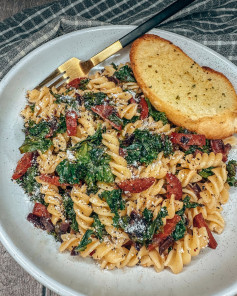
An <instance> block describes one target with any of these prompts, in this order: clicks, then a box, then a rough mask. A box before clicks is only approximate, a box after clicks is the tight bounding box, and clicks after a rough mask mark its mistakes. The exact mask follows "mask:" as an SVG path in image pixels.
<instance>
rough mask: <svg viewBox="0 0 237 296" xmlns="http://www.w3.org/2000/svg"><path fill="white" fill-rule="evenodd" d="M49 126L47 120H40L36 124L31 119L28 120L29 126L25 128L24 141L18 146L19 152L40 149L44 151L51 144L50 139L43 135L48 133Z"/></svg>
mask: <svg viewBox="0 0 237 296" xmlns="http://www.w3.org/2000/svg"><path fill="white" fill-rule="evenodd" d="M49 131H50V127H49V124H48V122H47V121H44V120H42V121H40V123H38V124H36V123H35V122H33V121H29V127H28V128H26V131H25V133H26V137H25V141H24V143H23V144H22V145H21V147H20V148H19V150H20V152H21V153H26V152H33V151H35V150H40V151H42V152H45V151H47V150H48V149H49V147H50V146H51V145H52V141H51V140H50V139H46V138H45V136H46V135H47V134H48V133H49Z"/></svg>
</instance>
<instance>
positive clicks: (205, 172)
mask: <svg viewBox="0 0 237 296" xmlns="http://www.w3.org/2000/svg"><path fill="white" fill-rule="evenodd" d="M212 169H214V167H209V168H206V169H202V170H201V171H199V173H198V174H199V175H200V176H201V177H203V178H205V179H207V178H208V177H209V176H212V175H214V173H213V172H212Z"/></svg>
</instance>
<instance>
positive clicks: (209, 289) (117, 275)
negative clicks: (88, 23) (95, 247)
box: [0, 26, 237, 296]
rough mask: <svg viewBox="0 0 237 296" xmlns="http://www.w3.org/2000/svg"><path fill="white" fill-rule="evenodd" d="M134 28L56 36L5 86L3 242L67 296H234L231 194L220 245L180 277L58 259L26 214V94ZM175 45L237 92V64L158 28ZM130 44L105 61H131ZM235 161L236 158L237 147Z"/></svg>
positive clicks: (236, 237) (0, 119) (0, 137)
mask: <svg viewBox="0 0 237 296" xmlns="http://www.w3.org/2000/svg"><path fill="white" fill-rule="evenodd" d="M131 29H133V27H132V26H106V27H97V28H91V29H85V30H81V31H77V32H73V33H71V34H68V35H64V36H62V37H59V38H56V39H54V40H52V41H50V42H48V43H46V44H44V45H42V46H41V47H39V48H37V49H36V50H34V51H33V52H31V53H30V54H28V55H27V56H26V57H25V58H23V59H22V60H21V61H20V62H19V63H18V64H17V65H16V66H15V67H13V68H12V69H11V71H10V72H9V73H8V74H7V75H6V76H5V78H4V79H3V80H2V82H1V84H0V149H1V154H0V188H1V192H0V239H1V241H2V243H3V244H4V246H5V247H6V248H7V250H8V252H9V253H10V254H11V255H12V256H13V258H14V259H15V260H16V261H17V262H18V263H19V264H20V265H21V266H22V267H23V268H24V269H26V270H27V271H28V272H29V273H30V274H31V275H33V276H34V277H35V278H36V279H37V280H38V281H40V282H41V283H43V284H44V285H46V286H47V287H49V288H50V289H52V290H54V291H55V292H57V293H59V294H61V295H64V296H68V295H97V296H99V295H103V296H106V295H110V296H116V295H136V296H140V295H147V296H148V295H162V296H168V295H182V296H190V295H192V296H200V295H202V296H204V295H234V294H235V293H237V258H236V255H237V251H236V250H237V232H236V225H237V214H236V213H237V199H236V193H237V191H234V190H233V189H231V191H230V201H229V203H228V204H227V205H225V206H224V217H225V220H226V228H225V231H224V233H223V234H222V235H215V237H216V239H217V241H218V248H217V249H216V250H211V249H209V248H206V249H205V250H204V251H203V252H202V253H201V254H200V255H199V256H197V257H195V258H193V260H192V262H191V264H190V265H188V266H186V267H185V268H184V270H183V272H182V273H180V274H179V275H174V274H172V273H171V272H170V271H169V270H165V271H163V272H161V273H159V274H158V273H156V272H155V271H154V270H153V269H152V268H142V267H135V268H125V269H123V270H114V271H102V270H100V268H99V266H97V265H96V264H95V263H94V262H93V261H92V260H91V259H82V258H77V257H70V255H69V254H59V253H58V247H59V244H58V243H56V242H55V241H54V240H53V237H51V236H48V235H47V234H46V233H45V232H43V231H41V230H38V229H35V228H34V227H33V226H32V224H30V223H29V222H27V220H26V216H27V214H28V213H29V212H30V211H31V210H32V207H33V205H32V203H31V202H29V201H28V199H27V197H26V196H25V195H24V193H23V191H22V190H21V188H19V186H17V185H16V184H14V183H13V182H11V175H12V172H13V170H14V168H15V166H16V163H17V160H18V159H19V158H20V153H19V151H18V147H19V146H20V145H21V143H22V142H23V137H24V135H23V133H22V131H21V129H22V127H23V121H22V119H21V118H20V117H19V112H20V110H21V109H22V108H23V106H24V104H25V94H26V90H28V89H32V88H33V87H34V86H35V85H37V84H38V83H39V82H40V81H41V80H43V78H45V77H46V76H47V75H48V74H49V73H50V72H51V71H52V70H54V69H55V68H56V67H57V66H58V65H60V64H61V63H62V62H64V61H65V60H67V59H68V58H70V57H72V56H75V57H79V58H80V59H87V58H89V57H90V56H92V55H93V54H94V53H96V52H98V51H100V50H101V49H103V48H104V47H106V46H107V45H109V44H110V43H112V42H114V41H115V40H117V39H118V38H120V37H121V36H123V35H125V34H126V33H127V32H129V31H130V30H131ZM152 32H153V33H154V34H157V35H160V36H161V37H164V38H166V39H169V40H171V41H172V42H173V43H174V44H176V45H178V46H179V47H181V49H183V50H184V52H186V53H187V54H188V55H189V56H190V57H192V58H193V59H194V60H195V61H197V62H198V63H199V64H201V65H205V66H209V67H211V68H213V69H215V70H217V71H220V72H223V73H224V74H225V75H226V76H227V77H228V78H229V79H230V81H231V82H232V83H233V85H234V86H235V88H236V89H237V67H236V66H235V65H233V64H232V63H231V62H229V61H228V60H227V59H225V58H224V57H222V56H220V55H219V54H217V53H216V52H214V51H212V50H210V49H208V48H206V47H204V46H203V45H200V44H198V43H197V42H194V41H192V40H190V39H187V38H185V37H182V36H178V35H176V34H172V33H169V32H165V31H160V30H153V31H152ZM128 54H129V47H128V48H126V49H124V50H122V51H121V52H119V53H118V54H116V55H115V56H113V57H111V58H110V59H108V60H107V61H106V63H105V64H110V63H111V62H112V61H113V62H115V63H119V62H125V61H128V60H129V56H128ZM232 156H234V157H236V150H233V152H232Z"/></svg>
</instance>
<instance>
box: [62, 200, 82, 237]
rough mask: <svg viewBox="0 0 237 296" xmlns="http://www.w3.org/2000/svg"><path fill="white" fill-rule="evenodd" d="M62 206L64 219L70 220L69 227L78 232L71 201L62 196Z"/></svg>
mask: <svg viewBox="0 0 237 296" xmlns="http://www.w3.org/2000/svg"><path fill="white" fill-rule="evenodd" d="M63 206H64V211H65V216H66V219H68V220H70V221H71V223H70V227H71V229H72V230H74V231H75V232H78V223H77V220H76V213H75V211H74V209H73V201H72V199H71V197H70V196H68V195H64V196H63Z"/></svg>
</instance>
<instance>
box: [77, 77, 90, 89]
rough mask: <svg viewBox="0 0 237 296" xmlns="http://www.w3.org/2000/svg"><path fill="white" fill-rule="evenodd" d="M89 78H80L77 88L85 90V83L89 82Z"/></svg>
mask: <svg viewBox="0 0 237 296" xmlns="http://www.w3.org/2000/svg"><path fill="white" fill-rule="evenodd" d="M89 81H90V79H89V78H85V79H81V80H80V82H79V85H78V88H79V89H81V90H85V89H86V88H87V84H88V83H89Z"/></svg>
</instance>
